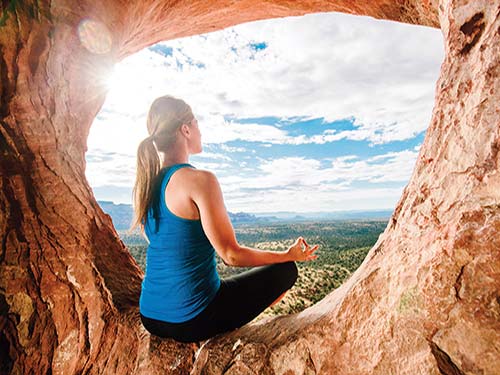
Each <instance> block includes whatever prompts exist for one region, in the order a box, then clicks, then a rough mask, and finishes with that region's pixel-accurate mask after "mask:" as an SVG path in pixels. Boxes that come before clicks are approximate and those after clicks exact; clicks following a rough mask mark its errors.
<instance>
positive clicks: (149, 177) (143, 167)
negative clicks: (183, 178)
mask: <svg viewBox="0 0 500 375" xmlns="http://www.w3.org/2000/svg"><path fill="white" fill-rule="evenodd" d="M153 138H154V137H152V136H150V137H148V138H146V139H144V140H143V141H142V142H141V143H140V144H139V148H138V149H137V175H136V180H135V185H134V189H133V190H132V194H133V200H134V219H133V221H132V226H131V227H130V229H129V233H130V232H132V231H133V230H134V229H135V228H136V227H137V226H139V228H140V230H141V232H142V233H144V224H145V221H146V216H147V213H148V208H149V206H150V204H151V198H152V196H153V194H152V191H153V181H154V179H155V177H156V176H157V175H158V172H159V171H160V157H159V155H158V151H157V150H156V146H155V145H154V143H153Z"/></svg>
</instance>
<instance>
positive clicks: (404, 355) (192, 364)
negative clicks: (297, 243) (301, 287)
mask: <svg viewBox="0 0 500 375" xmlns="http://www.w3.org/2000/svg"><path fill="white" fill-rule="evenodd" d="M0 7H1V8H0V9H1V16H0V76H1V86H0V155H1V157H0V186H1V190H0V234H1V236H0V238H1V249H0V250H1V252H0V262H1V263H0V264H1V268H0V313H1V314H0V327H1V330H0V373H11V374H28V373H35V374H46V373H52V374H111V373H119V374H165V373H172V374H185V373H189V372H191V373H193V374H222V373H224V374H290V375H291V374H384V375H385V374H412V375H413V374H447V375H449V374H485V375H486V374H499V373H500V370H499V369H500V346H499V344H498V343H499V342H500V172H499V168H500V167H499V164H500V153H499V150H500V126H499V125H500V124H499V119H500V113H499V106H498V103H499V102H500V87H499V86H500V85H499V78H498V77H499V73H500V72H499V70H500V64H499V59H500V1H499V0H475V1H472V0H471V1H459V0H440V1H438V0H404V1H402V0H364V1H363V0H360V1H356V2H353V1H348V0H344V1H342V0H339V1H335V2H331V1H320V0H316V1H313V0H309V1H284V0H269V1H267V0H255V1H249V0H242V1H236V2H235V1H222V0H221V1H215V0H211V1H203V2H202V1H160V0H147V1H134V2H129V1H124V0H108V1H97V0H82V1H78V2H75V1H69V0H58V1H51V2H49V1H45V0H40V1H36V2H33V3H28V2H25V1H7V2H5V1H4V2H2V4H1V5H0ZM320 11H322V12H324V11H341V12H347V13H353V14H360V15H368V16H372V17H376V18H385V19H390V20H396V21H401V22H409V23H416V24H421V25H427V26H433V27H440V28H441V30H442V32H443V34H444V37H445V38H444V39H445V49H446V56H445V60H444V62H443V65H442V70H441V74H440V77H439V80H438V82H437V84H436V105H435V107H434V111H433V116H432V120H431V123H430V125H429V128H428V131H427V134H426V139H425V141H424V144H423V146H422V148H421V151H420V155H419V158H418V161H417V163H416V166H415V170H414V173H413V175H412V177H411V179H410V181H409V183H408V185H407V187H406V188H405V190H404V192H403V195H402V197H401V199H400V201H399V203H398V205H397V208H396V211H395V212H394V214H393V216H392V218H391V221H390V223H389V225H388V227H387V228H386V230H385V232H384V233H383V234H382V235H381V236H380V238H379V240H378V242H377V244H376V245H375V246H374V247H373V248H372V249H371V251H370V253H369V254H368V256H367V258H366V260H365V262H364V263H363V264H362V266H361V267H360V268H359V269H358V271H357V272H355V273H354V274H353V275H352V277H351V278H350V279H349V280H348V281H347V282H346V283H345V284H344V285H343V286H342V287H340V288H339V289H337V290H335V291H334V292H333V293H331V294H330V295H328V296H327V297H325V298H324V299H323V300H322V301H320V302H319V303H317V304H316V305H314V306H312V307H310V308H308V309H306V310H305V311H303V312H301V313H299V314H294V315H290V316H281V317H277V318H272V319H266V320H264V321H260V322H258V324H249V325H246V326H245V327H242V328H241V329H238V330H235V331H233V332H231V333H230V334H226V335H221V336H218V337H216V338H213V339H212V340H209V341H208V342H206V343H205V344H204V345H203V346H202V347H199V344H192V345H191V344H189V345H187V344H179V343H176V342H174V341H172V340H158V339H155V338H153V337H150V336H149V334H147V332H145V331H144V329H143V328H142V326H141V324H140V321H139V320H138V310H137V304H138V296H139V291H140V282H141V279H142V276H143V275H142V273H141V270H140V269H139V267H138V266H137V265H136V263H135V262H134V260H133V258H132V257H131V256H130V254H129V253H128V252H127V250H126V248H125V247H124V245H123V243H122V242H121V241H120V240H119V238H118V236H117V234H116V232H115V230H114V228H113V227H112V223H111V220H110V218H109V216H107V215H105V214H104V213H103V212H102V210H101V209H100V207H99V206H98V204H97V202H96V200H95V198H94V197H93V194H92V191H91V188H90V187H89V185H88V183H87V181H86V179H85V173H84V172H85V157H84V156H85V151H86V139H87V135H88V131H89V128H90V126H91V123H92V120H93V118H94V116H95V114H96V113H97V112H98V110H99V109H100V107H101V105H102V103H103V100H104V96H105V87H104V85H103V77H104V76H105V75H106V73H107V72H109V70H110V68H111V67H112V65H113V64H114V63H115V62H116V61H118V60H119V59H121V58H123V57H124V56H126V55H129V54H131V53H133V52H135V51H137V50H139V49H141V48H143V47H145V46H147V45H150V44H152V43H155V42H157V41H159V40H166V39H172V38H177V37H181V36H187V35H193V34H198V33H203V32H208V31H213V30H217V29H221V28H224V27H227V26H230V25H234V24H238V23H242V22H247V21H252V20H257V19H263V18H272V17H284V16H291V15H302V14H306V13H311V12H320Z"/></svg>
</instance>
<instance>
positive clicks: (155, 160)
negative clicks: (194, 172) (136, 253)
mask: <svg viewBox="0 0 500 375" xmlns="http://www.w3.org/2000/svg"><path fill="white" fill-rule="evenodd" d="M193 117H194V116H193V111H192V110H191V107H190V106H189V105H188V104H187V103H186V102H185V101H184V100H182V99H178V98H175V97H173V96H171V95H165V96H161V97H159V98H156V99H155V100H154V101H153V103H152V104H151V108H150V109H149V112H148V118H147V128H148V133H149V134H150V136H149V137H147V138H146V139H144V140H143V141H142V142H141V143H140V144H139V148H138V149H137V174H136V179H135V185H134V189H133V190H132V195H133V198H132V200H133V203H134V218H133V220H132V223H131V227H130V229H129V230H128V233H129V234H131V233H132V231H133V230H134V229H135V228H136V227H140V230H141V232H142V234H144V226H145V225H146V219H147V215H148V211H149V209H150V208H151V207H152V208H153V216H154V218H155V219H156V228H157V231H158V221H159V194H160V185H161V177H162V176H161V174H160V171H162V169H161V161H160V155H159V153H160V152H161V153H166V152H167V151H168V150H169V147H170V146H171V145H172V144H173V143H174V142H175V141H176V137H177V133H176V131H177V129H178V128H179V127H180V126H181V125H182V124H187V123H189V122H190V121H192V119H193Z"/></svg>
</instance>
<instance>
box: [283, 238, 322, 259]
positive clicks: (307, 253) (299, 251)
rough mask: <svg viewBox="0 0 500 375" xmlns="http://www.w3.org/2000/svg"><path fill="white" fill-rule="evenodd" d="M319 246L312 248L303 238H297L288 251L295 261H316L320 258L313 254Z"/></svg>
mask: <svg viewBox="0 0 500 375" xmlns="http://www.w3.org/2000/svg"><path fill="white" fill-rule="evenodd" d="M318 247H319V245H314V246H313V247H311V245H309V244H308V243H307V242H306V240H305V239H304V238H303V237H299V238H297V240H296V241H295V242H294V244H293V245H292V246H290V248H289V249H288V250H287V252H288V254H289V255H290V257H291V258H292V260H293V261H299V262H304V261H311V260H314V259H316V258H317V257H318V256H317V255H315V254H313V253H314V252H315V251H316V250H317V249H318Z"/></svg>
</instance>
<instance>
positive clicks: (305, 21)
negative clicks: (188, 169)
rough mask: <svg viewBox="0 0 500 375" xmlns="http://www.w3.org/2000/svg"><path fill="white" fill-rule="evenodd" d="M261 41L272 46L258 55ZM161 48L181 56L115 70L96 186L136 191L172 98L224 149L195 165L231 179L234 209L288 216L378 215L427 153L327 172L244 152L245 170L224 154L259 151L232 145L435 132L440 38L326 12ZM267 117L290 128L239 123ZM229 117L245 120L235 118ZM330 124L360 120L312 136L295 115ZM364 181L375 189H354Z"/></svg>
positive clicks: (96, 152)
mask: <svg viewBox="0 0 500 375" xmlns="http://www.w3.org/2000/svg"><path fill="white" fill-rule="evenodd" d="M261 42H263V43H266V45H267V47H266V48H265V49H261V50H259V49H255V48H253V47H252V44H253V43H261ZM161 45H163V46H165V45H166V46H169V47H170V48H172V55H171V56H167V57H165V56H162V55H161V54H159V53H157V52H154V51H152V50H149V49H146V50H144V51H141V52H139V53H137V54H135V55H133V56H130V57H129V58H127V59H126V60H124V61H123V62H122V63H121V64H119V65H117V67H116V74H115V75H114V77H113V78H112V86H111V89H110V91H109V93H108V96H107V98H106V102H105V103H104V106H103V109H102V111H101V112H100V113H99V115H98V118H97V119H96V120H95V122H94V124H93V126H92V128H91V132H90V135H89V138H88V148H89V149H88V152H87V158H88V163H87V177H88V179H89V182H90V183H91V185H92V186H105V185H115V186H122V187H125V186H132V184H133V181H134V178H135V155H136V151H137V146H138V145H139V142H140V141H141V140H142V139H143V138H144V137H146V136H147V131H146V113H147V111H148V110H149V106H150V104H151V103H152V101H153V100H154V99H155V98H156V97H158V96H161V95H165V94H172V95H175V96H178V97H181V98H183V99H184V100H186V101H187V102H188V103H189V104H190V105H191V107H192V108H193V111H194V113H195V116H196V117H197V118H198V120H199V124H200V128H201V131H202V140H203V143H204V144H206V145H211V144H212V145H214V144H217V146H214V147H215V148H214V149H211V148H207V151H206V152H203V153H202V154H201V155H197V156H195V157H194V160H196V161H197V162H196V165H197V167H199V168H201V169H209V170H212V171H214V173H217V174H218V175H220V176H221V177H220V180H221V184H222V187H223V190H224V192H225V193H226V192H227V194H228V196H227V197H226V200H227V202H228V207H234V208H235V209H241V210H244V209H245V207H246V208H248V209H250V208H251V210H250V211H258V210H262V208H264V207H265V209H266V210H267V209H269V210H271V208H272V210H282V209H284V208H285V209H286V208H287V207H288V206H287V205H290V202H293V203H294V204H297V205H300V204H301V205H302V206H301V207H303V208H304V209H306V208H309V210H317V209H318V207H319V206H325V207H329V209H340V208H338V207H339V206H342V205H349V204H351V205H355V206H356V207H355V208H359V207H365V208H371V206H370V205H373V204H375V203H372V202H374V200H375V201H376V202H378V203H377V204H378V206H377V207H374V208H380V207H388V205H392V204H393V203H395V201H396V200H397V198H398V196H399V194H400V192H401V190H402V187H400V188H387V189H382V188H378V187H375V186H376V184H378V183H381V182H384V183H386V182H393V183H397V182H399V183H403V182H405V181H407V180H408V178H409V176H410V174H411V171H412V170H413V167H414V164H415V159H416V156H417V154H418V151H419V146H415V147H414V148H412V149H411V150H406V151H402V152H398V153H387V154H384V155H378V156H375V157H373V158H368V159H363V160H362V159H360V158H359V157H357V156H355V155H343V156H341V157H338V158H336V159H333V160H331V164H330V165H329V166H328V167H327V168H322V167H321V166H323V167H324V160H322V161H323V163H321V160H316V159H313V158H311V157H307V156H306V157H303V158H297V157H283V158H276V159H275V160H260V162H261V164H260V166H258V167H254V164H253V163H254V162H255V161H258V160H259V158H255V157H253V156H252V157H249V156H248V155H244V154H242V155H241V157H240V158H243V159H245V160H248V162H249V163H248V165H241V167H244V168H239V169H238V173H236V174H235V173H233V172H234V171H235V169H231V168H234V163H235V162H236V161H235V160H233V158H232V156H231V157H228V156H224V155H223V154H221V153H219V152H226V153H248V152H253V153H254V154H255V152H256V151H255V150H250V149H248V150H247V149H245V148H242V147H234V145H231V146H229V145H227V144H226V143H227V142H231V141H238V140H244V141H253V142H260V143H259V146H262V147H267V148H271V150H272V147H274V145H277V144H280V145H286V144H288V145H301V144H324V143H327V142H342V140H345V139H349V140H367V141H369V142H371V143H372V144H380V143H389V142H392V141H396V140H405V139H411V138H413V137H414V136H415V135H416V134H417V133H420V132H422V131H423V130H425V129H426V128H427V126H428V123H429V120H430V116H431V111H432V105H433V100H434V91H435V82H436V80H437V77H438V72H439V67H440V64H441V61H442V59H443V42H442V35H441V32H440V31H439V30H436V29H431V28H425V27H419V26H412V25H407V24H403V23H397V22H390V21H380V20H375V19H372V18H369V17H359V16H350V15H345V14H340V13H320V14H311V15H307V16H304V17H289V18H282V19H274V20H265V21H259V22H253V23H246V24H242V25H238V26H235V27H231V28H228V29H225V30H221V31H217V32H214V33H210V34H205V35H200V36H195V37H191V38H183V39H178V40H173V41H168V42H165V43H162V44H161ZM265 116H273V117H277V118H281V119H282V120H283V121H281V124H276V126H273V125H262V124H256V123H254V124H251V123H250V124H249V123H245V124H242V123H239V122H238V120H237V119H238V118H240V119H241V118H257V117H265ZM228 117H232V118H235V120H234V121H232V122H231V121H226V120H225V118H228ZM321 117H323V118H324V119H325V122H333V121H335V120H339V119H351V120H353V121H354V128H353V129H351V130H339V129H325V131H324V132H323V133H322V134H316V135H311V136H306V135H292V134H291V133H289V131H288V130H287V126H286V125H284V124H286V123H287V119H290V122H293V121H295V120H294V119H293V118H298V119H299V120H300V121H303V120H305V119H311V118H321ZM215 149H216V150H217V152H212V151H213V150H215ZM103 150H107V152H108V153H106V152H104V151H103ZM109 152H111V153H112V154H111V156H112V157H113V160H110V154H109ZM354 152H355V151H354ZM198 160H200V162H198ZM212 160H213V161H214V162H212ZM221 162H222V163H221ZM252 167H254V168H252ZM255 168H259V169H257V170H256V169H255ZM228 171H230V173H229V172H228ZM354 182H363V183H365V184H374V185H373V186H374V187H373V188H369V187H367V188H363V189H351V188H350V184H352V183H354ZM252 189H253V190H255V191H258V192H259V203H258V204H257V205H258V207H257V206H255V205H256V203H255V200H254V201H253V202H252V199H251V198H252V197H250V196H249V194H248V191H250V190H252ZM391 194H392V195H391ZM378 198H380V199H379V200H378V201H377V199H378ZM306 201H307V203H300V202H306ZM382 201H383V202H384V203H383V205H381V204H382V203H381V202H382ZM280 205H281V206H280ZM333 206H335V207H333Z"/></svg>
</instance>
